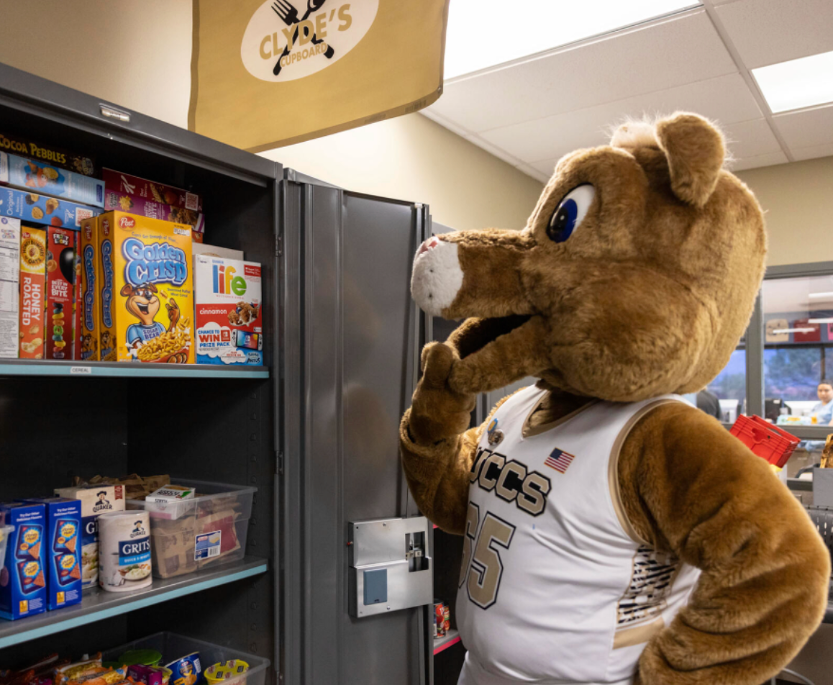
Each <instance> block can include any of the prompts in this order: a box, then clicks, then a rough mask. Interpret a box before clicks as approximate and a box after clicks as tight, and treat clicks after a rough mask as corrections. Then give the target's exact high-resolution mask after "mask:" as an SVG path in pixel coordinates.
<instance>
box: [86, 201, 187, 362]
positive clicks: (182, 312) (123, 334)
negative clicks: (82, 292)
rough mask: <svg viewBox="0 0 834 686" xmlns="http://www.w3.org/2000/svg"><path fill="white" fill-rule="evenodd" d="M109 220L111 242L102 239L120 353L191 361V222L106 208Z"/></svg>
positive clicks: (140, 358)
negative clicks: (105, 244)
mask: <svg viewBox="0 0 834 686" xmlns="http://www.w3.org/2000/svg"><path fill="white" fill-rule="evenodd" d="M105 220H108V221H109V222H110V224H111V226H112V227H113V231H112V240H113V245H112V250H111V249H107V248H105V247H104V244H103V243H102V250H101V260H102V268H101V271H102V274H105V278H106V274H107V272H108V270H110V271H112V274H113V292H112V305H113V308H112V317H113V322H114V324H115V333H114V336H115V345H116V357H117V359H118V360H119V361H133V362H171V363H178V364H182V363H193V362H194V349H193V345H192V339H193V313H194V294H193V290H192V269H193V267H192V264H191V227H190V226H188V225H186V224H175V223H173V222H166V221H163V220H161V219H150V218H148V217H140V216H138V215H133V214H127V213H126V212H107V213H105V214H103V215H102V216H101V220H100V221H101V222H103V221H105ZM107 297H108V296H107V294H104V295H103V296H102V301H103V303H104V302H105V301H106V299H107ZM102 311H104V310H102ZM102 323H103V325H105V326H106V322H105V321H104V317H102Z"/></svg>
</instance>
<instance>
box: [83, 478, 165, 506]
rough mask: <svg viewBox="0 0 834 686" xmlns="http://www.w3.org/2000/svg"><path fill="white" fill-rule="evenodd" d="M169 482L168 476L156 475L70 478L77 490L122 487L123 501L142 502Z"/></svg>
mask: <svg viewBox="0 0 834 686" xmlns="http://www.w3.org/2000/svg"><path fill="white" fill-rule="evenodd" d="M170 482H171V477H170V475H168V474H157V475H155V476H139V475H138V474H128V475H127V476H123V477H121V478H118V479H117V478H115V477H112V476H101V475H98V474H97V475H96V476H94V477H91V478H90V479H83V478H81V477H80V476H74V477H73V478H72V485H73V486H74V487H77V488H93V487H98V486H108V485H109V486H122V487H123V488H124V497H125V500H143V499H144V498H145V496H147V495H148V494H149V493H153V492H154V491H155V490H157V489H158V488H162V487H163V486H164V485H165V484H167V483H170Z"/></svg>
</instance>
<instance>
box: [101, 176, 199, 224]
mask: <svg viewBox="0 0 834 686" xmlns="http://www.w3.org/2000/svg"><path fill="white" fill-rule="evenodd" d="M103 171H104V173H103V176H104V186H105V188H107V189H108V190H112V191H116V192H117V193H120V194H124V195H132V196H134V197H137V198H142V199H143V200H153V201H154V202H157V203H161V204H163V205H173V206H174V207H182V208H184V209H186V210H194V211H195V212H202V211H203V199H202V198H201V197H200V196H199V195H197V194H196V193H190V192H189V191H184V190H183V189H182V188H175V187H174V186H166V185H165V184H164V183H157V182H156V181H148V180H147V179H140V178H139V177H138V176H131V175H130V174H123V173H122V172H117V171H114V170H112V169H106V168H105V169H104V170H103ZM110 209H112V210H115V209H119V208H116V207H111V208H110ZM140 214H141V212H140ZM185 223H188V222H185Z"/></svg>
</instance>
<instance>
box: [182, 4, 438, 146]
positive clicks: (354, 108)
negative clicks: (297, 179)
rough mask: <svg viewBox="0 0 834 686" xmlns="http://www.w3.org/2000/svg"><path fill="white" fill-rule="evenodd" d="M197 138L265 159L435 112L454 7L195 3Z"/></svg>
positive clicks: (193, 114)
mask: <svg viewBox="0 0 834 686" xmlns="http://www.w3.org/2000/svg"><path fill="white" fill-rule="evenodd" d="M193 3H194V40H193V54H192V58H191V104H190V107H189V112H188V127H189V129H190V130H192V131H196V132H197V133H200V134H203V135H204V136H208V137H210V138H214V139H216V140H219V141H223V142H224V143H228V144H229V145H234V146H235V147H238V148H243V149H244V150H250V151H252V152H259V151H261V150H269V149H271V148H276V147H280V146H283V145H290V144H292V143H299V142H301V141H305V140H309V139H311V138H317V137H319V136H325V135H327V134H330V133H335V132H337V131H344V130H345V129H350V128H354V127H357V126H363V125H364V124H370V123H372V122H376V121H380V120H382V119H387V118H391V117H396V116H399V115H401V114H408V113H410V112H416V111H417V110H420V109H422V108H423V107H427V106H428V105H430V104H431V103H433V102H434V101H435V100H437V98H439V97H440V94H441V93H442V91H443V50H444V45H445V37H446V36H445V34H446V16H447V13H448V0H352V1H351V2H345V1H344V0H267V1H266V2H263V1H262V0H234V1H233V2H232V1H230V0H193Z"/></svg>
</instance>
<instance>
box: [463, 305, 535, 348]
mask: <svg viewBox="0 0 834 686" xmlns="http://www.w3.org/2000/svg"><path fill="white" fill-rule="evenodd" d="M531 316H532V315H529V314H511V315H509V316H507V317H491V318H481V317H473V318H470V319H467V320H465V321H464V322H463V323H462V324H461V326H459V327H458V328H457V330H456V331H455V332H454V333H453V334H452V340H453V341H454V344H455V347H456V348H457V351H458V355H460V358H461V359H465V358H466V357H469V356H470V355H472V354H473V353H476V352H478V351H480V350H483V349H484V348H486V347H487V346H488V345H491V344H492V343H494V342H495V341H496V340H497V339H498V338H500V337H501V336H504V335H506V334H508V333H511V332H513V331H515V330H516V329H518V328H519V327H520V326H522V325H523V324H526V323H527V322H528V321H530V317H531Z"/></svg>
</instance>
